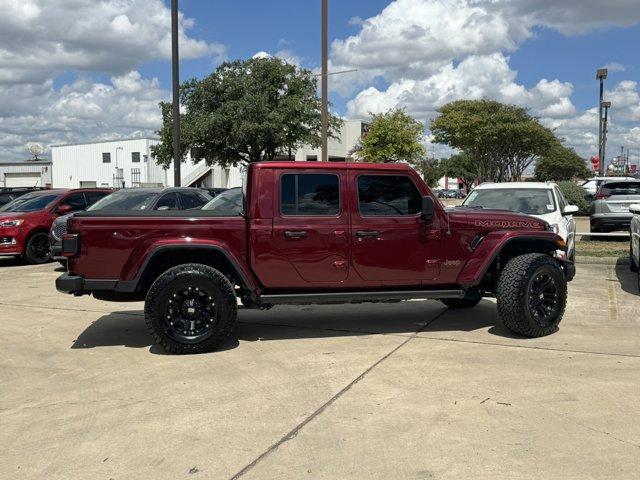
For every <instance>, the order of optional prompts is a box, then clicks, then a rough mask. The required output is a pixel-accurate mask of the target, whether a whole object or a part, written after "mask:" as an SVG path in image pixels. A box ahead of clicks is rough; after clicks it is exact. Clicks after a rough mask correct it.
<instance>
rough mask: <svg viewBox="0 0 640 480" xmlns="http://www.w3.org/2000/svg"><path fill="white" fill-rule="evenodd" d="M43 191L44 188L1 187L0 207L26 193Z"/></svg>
mask: <svg viewBox="0 0 640 480" xmlns="http://www.w3.org/2000/svg"><path fill="white" fill-rule="evenodd" d="M39 190H45V188H44V187H1V188H0V207H2V206H4V205H6V204H7V203H10V202H12V201H13V200H15V199H16V198H18V197H21V196H22V195H26V194H27V193H31V192H36V191H39Z"/></svg>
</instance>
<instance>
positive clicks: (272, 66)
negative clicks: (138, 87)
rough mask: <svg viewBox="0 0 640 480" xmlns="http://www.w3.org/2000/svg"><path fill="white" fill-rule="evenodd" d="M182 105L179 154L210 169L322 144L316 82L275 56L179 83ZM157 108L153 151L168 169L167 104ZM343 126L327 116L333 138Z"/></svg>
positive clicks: (227, 65) (170, 154)
mask: <svg viewBox="0 0 640 480" xmlns="http://www.w3.org/2000/svg"><path fill="white" fill-rule="evenodd" d="M180 102H181V105H182V106H183V109H184V113H183V114H182V115H181V142H182V145H181V148H182V152H183V156H186V153H187V152H188V151H191V156H192V158H194V159H198V160H200V159H204V160H205V161H206V163H207V164H209V165H211V164H220V165H222V166H229V165H237V164H238V163H240V162H257V161H261V160H273V159H274V158H275V157H276V156H277V155H282V154H286V153H287V152H290V151H291V150H295V149H297V148H299V147H301V146H302V145H311V146H312V147H319V146H320V144H321V117H320V112H321V103H320V100H319V99H318V96H317V80H316V78H315V77H314V76H313V74H312V73H311V72H310V71H309V70H306V69H300V68H298V67H295V66H294V65H290V64H288V63H285V62H284V61H282V60H280V59H278V58H252V59H250V60H236V61H234V62H226V63H223V64H222V65H220V66H219V67H218V68H217V69H216V70H215V71H214V72H213V73H212V74H211V75H209V76H207V77H205V78H203V79H202V80H196V79H193V80H189V81H187V82H185V83H183V84H182V86H181V88H180ZM160 107H161V109H162V117H163V125H162V128H161V129H160V130H159V131H158V134H159V136H160V139H161V143H160V144H159V145H156V146H155V147H153V148H152V152H153V155H154V156H155V157H156V159H157V161H158V163H159V164H164V165H169V164H170V163H171V161H172V160H173V152H172V146H171V142H172V140H171V138H172V136H171V129H172V112H171V105H170V104H169V103H161V104H160ZM341 125H342V120H340V119H339V118H337V117H335V116H330V133H331V135H332V136H335V132H336V131H337V130H338V129H339V128H340V126H341ZM183 160H184V158H183Z"/></svg>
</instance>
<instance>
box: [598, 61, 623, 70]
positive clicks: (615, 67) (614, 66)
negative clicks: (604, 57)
mask: <svg viewBox="0 0 640 480" xmlns="http://www.w3.org/2000/svg"><path fill="white" fill-rule="evenodd" d="M602 68H606V69H608V70H609V71H610V72H626V71H627V66H626V65H623V64H621V63H618V62H609V63H607V64H606V65H605V66H604V67H602Z"/></svg>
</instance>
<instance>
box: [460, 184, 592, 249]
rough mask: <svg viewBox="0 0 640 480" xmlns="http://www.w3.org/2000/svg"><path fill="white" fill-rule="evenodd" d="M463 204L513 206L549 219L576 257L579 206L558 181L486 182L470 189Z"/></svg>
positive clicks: (508, 207) (497, 207)
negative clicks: (572, 200) (574, 216)
mask: <svg viewBox="0 0 640 480" xmlns="http://www.w3.org/2000/svg"><path fill="white" fill-rule="evenodd" d="M461 206H462V207H470V208H492V209H498V210H510V211H512V212H518V213H524V214H527V215H531V216H533V217H537V218H540V219H542V220H545V221H546V222H548V223H549V224H550V225H551V227H552V228H553V230H554V231H555V232H556V233H557V234H558V235H560V236H561V237H562V238H563V239H564V241H565V242H566V243H567V253H566V256H567V258H568V259H569V260H572V261H573V260H574V259H575V255H576V244H575V234H576V222H575V220H574V218H573V214H574V213H577V212H578V210H579V209H578V207H577V206H575V205H569V203H568V202H567V200H566V199H565V198H564V195H563V194H562V192H561V191H560V189H559V188H558V186H557V185H556V184H555V183H541V182H510V183H483V184H482V185H478V186H477V187H476V188H474V189H473V190H472V191H471V193H469V196H468V197H467V198H466V199H465V201H464V202H463V203H462V205H461ZM559 255H561V256H564V255H565V253H564V252H559Z"/></svg>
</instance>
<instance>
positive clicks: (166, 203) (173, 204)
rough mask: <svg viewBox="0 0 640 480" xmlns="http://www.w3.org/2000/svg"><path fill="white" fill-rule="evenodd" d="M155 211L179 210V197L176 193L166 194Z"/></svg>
mask: <svg viewBox="0 0 640 480" xmlns="http://www.w3.org/2000/svg"><path fill="white" fill-rule="evenodd" d="M154 210H178V195H176V194H175V193H165V194H164V195H162V197H160V200H158V203H157V204H156V206H155V207H154Z"/></svg>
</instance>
